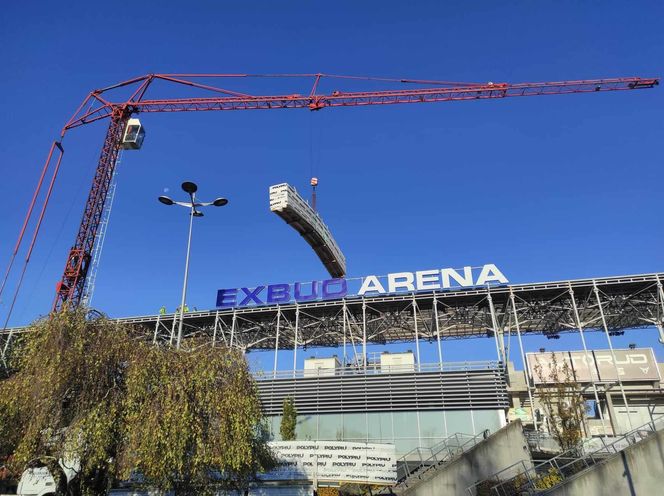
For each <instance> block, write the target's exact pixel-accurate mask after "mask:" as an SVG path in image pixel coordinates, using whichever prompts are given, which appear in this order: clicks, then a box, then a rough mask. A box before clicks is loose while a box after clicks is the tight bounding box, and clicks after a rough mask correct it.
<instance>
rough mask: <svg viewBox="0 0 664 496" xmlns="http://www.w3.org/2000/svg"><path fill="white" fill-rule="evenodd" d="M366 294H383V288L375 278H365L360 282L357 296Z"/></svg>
mask: <svg viewBox="0 0 664 496" xmlns="http://www.w3.org/2000/svg"><path fill="white" fill-rule="evenodd" d="M368 292H372V293H381V294H382V293H384V292H385V288H384V287H383V285H382V284H381V283H380V281H379V280H378V278H377V277H376V276H367V278H366V279H365V280H364V281H363V282H362V287H361V288H360V290H359V291H358V292H357V294H358V295H360V296H362V295H363V294H364V293H368Z"/></svg>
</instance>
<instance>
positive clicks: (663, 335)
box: [655, 275, 664, 344]
mask: <svg viewBox="0 0 664 496" xmlns="http://www.w3.org/2000/svg"><path fill="white" fill-rule="evenodd" d="M655 277H656V278H657V293H659V304H660V306H661V307H662V314H661V319H660V321H659V322H657V323H656V324H655V326H657V330H658V331H659V342H660V343H662V344H664V288H662V281H661V280H660V279H659V275H657V276H655Z"/></svg>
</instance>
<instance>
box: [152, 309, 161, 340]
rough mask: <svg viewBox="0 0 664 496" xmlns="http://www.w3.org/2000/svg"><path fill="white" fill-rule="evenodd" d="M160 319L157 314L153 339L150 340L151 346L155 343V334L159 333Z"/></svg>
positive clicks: (159, 315)
mask: <svg viewBox="0 0 664 496" xmlns="http://www.w3.org/2000/svg"><path fill="white" fill-rule="evenodd" d="M160 319H161V314H157V323H156V324H155V326H154V337H153V338H152V344H156V343H157V333H158V332H159V320H160Z"/></svg>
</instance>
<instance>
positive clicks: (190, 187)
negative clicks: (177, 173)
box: [182, 181, 198, 195]
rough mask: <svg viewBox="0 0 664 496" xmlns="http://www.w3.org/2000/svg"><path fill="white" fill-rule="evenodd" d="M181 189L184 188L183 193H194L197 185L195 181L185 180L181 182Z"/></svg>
mask: <svg viewBox="0 0 664 496" xmlns="http://www.w3.org/2000/svg"><path fill="white" fill-rule="evenodd" d="M182 189H183V190H184V192H185V193H189V194H190V195H193V194H194V193H196V191H198V186H196V183H192V182H189V181H185V182H183V183H182Z"/></svg>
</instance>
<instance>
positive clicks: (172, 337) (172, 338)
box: [168, 314, 177, 345]
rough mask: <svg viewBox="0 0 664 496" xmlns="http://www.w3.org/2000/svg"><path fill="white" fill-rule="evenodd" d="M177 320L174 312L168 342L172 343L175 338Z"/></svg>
mask: <svg viewBox="0 0 664 496" xmlns="http://www.w3.org/2000/svg"><path fill="white" fill-rule="evenodd" d="M176 322H177V318H176V314H173V325H171V338H170V339H169V341H168V342H169V344H171V345H173V340H174V339H175V324H176Z"/></svg>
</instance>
